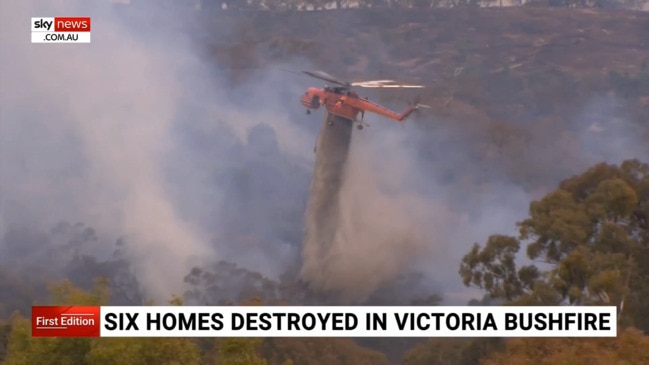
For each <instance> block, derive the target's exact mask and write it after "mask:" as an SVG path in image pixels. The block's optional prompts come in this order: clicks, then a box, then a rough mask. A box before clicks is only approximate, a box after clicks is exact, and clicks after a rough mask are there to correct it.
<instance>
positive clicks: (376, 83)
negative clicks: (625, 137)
mask: <svg viewBox="0 0 649 365" xmlns="http://www.w3.org/2000/svg"><path fill="white" fill-rule="evenodd" d="M352 86H358V87H364V88H383V87H387V88H418V89H419V88H423V87H424V86H421V85H406V84H397V83H396V82H395V81H394V80H373V81H362V82H354V83H352Z"/></svg>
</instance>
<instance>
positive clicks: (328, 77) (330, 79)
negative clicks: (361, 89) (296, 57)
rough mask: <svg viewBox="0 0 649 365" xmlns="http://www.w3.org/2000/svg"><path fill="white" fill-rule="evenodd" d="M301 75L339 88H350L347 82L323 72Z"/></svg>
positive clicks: (308, 72)
mask: <svg viewBox="0 0 649 365" xmlns="http://www.w3.org/2000/svg"><path fill="white" fill-rule="evenodd" d="M302 72H303V73H305V74H307V75H309V76H311V77H315V78H316V79H320V80H323V81H326V82H330V83H332V84H336V85H340V86H351V84H350V83H349V82H345V81H341V80H339V79H337V78H335V77H333V76H331V75H329V74H328V73H326V72H324V71H302Z"/></svg>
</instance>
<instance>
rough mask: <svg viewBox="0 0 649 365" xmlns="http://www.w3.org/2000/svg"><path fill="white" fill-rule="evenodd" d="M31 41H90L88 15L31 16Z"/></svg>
mask: <svg viewBox="0 0 649 365" xmlns="http://www.w3.org/2000/svg"><path fill="white" fill-rule="evenodd" d="M32 43H90V17H56V18H32Z"/></svg>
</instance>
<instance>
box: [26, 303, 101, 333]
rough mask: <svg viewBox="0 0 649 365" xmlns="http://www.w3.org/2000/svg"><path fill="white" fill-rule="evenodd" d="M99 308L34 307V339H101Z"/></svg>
mask: <svg viewBox="0 0 649 365" xmlns="http://www.w3.org/2000/svg"><path fill="white" fill-rule="evenodd" d="M99 308H100V307H80V306H34V307H32V337H99Z"/></svg>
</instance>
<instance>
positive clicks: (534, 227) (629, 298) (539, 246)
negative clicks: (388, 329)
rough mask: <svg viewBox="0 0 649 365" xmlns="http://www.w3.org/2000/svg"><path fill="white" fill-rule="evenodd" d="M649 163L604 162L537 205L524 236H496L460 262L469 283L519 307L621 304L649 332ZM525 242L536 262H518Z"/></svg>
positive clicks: (521, 232)
mask: <svg viewBox="0 0 649 365" xmlns="http://www.w3.org/2000/svg"><path fill="white" fill-rule="evenodd" d="M648 216H649V165H647V164H645V163H641V162H640V161H638V160H627V161H624V162H623V163H622V164H620V165H619V166H616V165H609V164H605V163H601V164H598V165H595V166H593V167H592V168H590V169H588V170H587V171H585V172H584V173H583V174H581V175H578V176H575V177H572V178H569V179H567V180H565V181H563V182H561V184H560V185H559V188H558V189H557V190H555V191H553V192H551V193H549V194H548V195H546V196H545V197H544V198H543V199H541V200H539V201H534V202H532V203H531V204H530V210H529V217H528V218H527V219H525V220H523V221H521V222H519V223H517V225H518V228H519V235H518V237H510V236H504V235H493V236H491V237H489V239H488V240H487V242H486V244H485V246H484V247H481V246H480V245H478V244H475V245H474V246H473V247H472V249H471V250H470V251H469V253H467V254H466V255H465V256H464V258H463V259H462V262H461V264H460V270H459V273H460V275H461V276H462V279H463V281H464V284H465V285H467V286H470V285H473V286H476V287H479V288H482V289H484V290H485V291H486V292H487V293H488V295H489V296H490V297H491V298H493V299H503V300H505V301H507V302H509V303H514V304H523V305H525V304H545V305H558V304H564V303H565V304H582V305H603V304H606V305H611V304H613V305H617V306H618V307H619V308H620V314H621V318H624V320H625V322H626V324H634V325H636V326H638V327H639V328H641V329H643V330H647V329H649V319H647V316H646V315H644V314H643V313H647V310H649V266H646V265H642V264H639V263H642V262H646V261H647V260H648V259H649V228H648V225H647V217H648ZM522 242H526V243H527V257H528V258H529V259H530V260H532V262H533V264H529V265H520V264H517V260H516V256H517V254H518V252H519V250H520V248H521V244H522Z"/></svg>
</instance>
